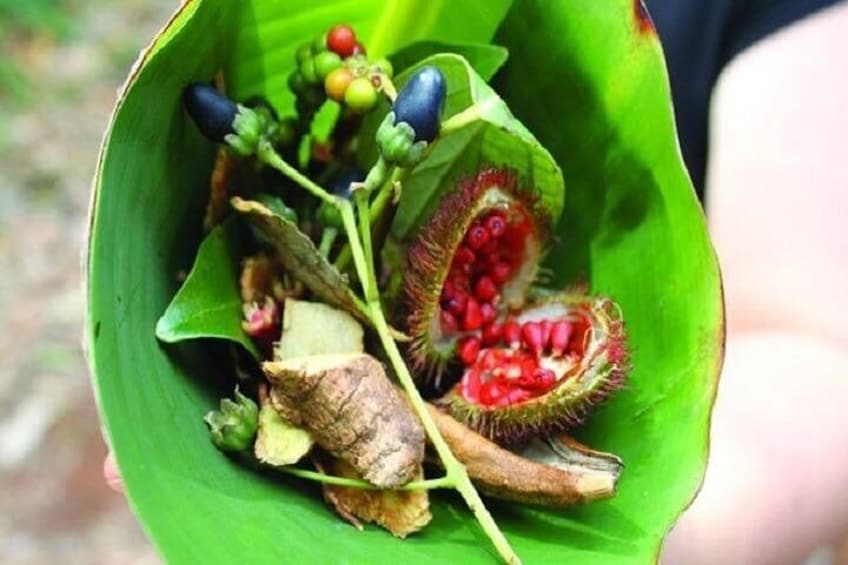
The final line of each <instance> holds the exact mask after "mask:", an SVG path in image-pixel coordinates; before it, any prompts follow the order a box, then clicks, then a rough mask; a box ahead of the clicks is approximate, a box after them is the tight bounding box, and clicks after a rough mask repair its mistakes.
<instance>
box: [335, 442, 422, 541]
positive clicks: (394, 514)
mask: <svg viewBox="0 0 848 565" xmlns="http://www.w3.org/2000/svg"><path fill="white" fill-rule="evenodd" d="M319 468H321V469H322V471H323V472H325V473H329V474H331V475H335V476H339V477H346V478H351V479H359V478H361V477H360V476H359V474H357V472H356V470H355V469H354V468H353V467H351V466H350V465H349V464H348V463H346V462H345V461H342V460H341V459H335V458H330V457H326V458H324V460H322V462H321V463H320V467H319ZM423 478H424V472H423V470H422V469H421V468H420V467H419V468H418V471H417V473H416V474H415V476H414V477H413V479H414V480H419V479H423ZM322 490H323V493H324V499H325V500H326V501H327V502H328V503H329V504H330V505H331V506H333V508H334V509H335V510H336V512H338V513H339V515H340V516H341V517H342V518H344V519H345V520H347V521H348V522H350V523H351V524H353V525H354V526H355V527H357V528H358V529H360V530H361V529H362V525H361V524H360V523H359V520H364V521H366V522H374V523H376V524H379V525H380V526H382V527H383V528H385V529H387V530H388V531H389V532H391V533H392V535H393V536H395V537H399V538H405V537H406V536H408V535H409V534H412V533H415V532H417V531H419V530H421V529H423V528H424V526H426V525H427V524H429V523H430V520H432V519H433V515H432V514H431V513H430V498H429V496H428V493H427V491H426V490H367V489H360V488H350V487H340V486H336V485H330V484H323V485H322Z"/></svg>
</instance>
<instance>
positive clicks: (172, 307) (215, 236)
mask: <svg viewBox="0 0 848 565" xmlns="http://www.w3.org/2000/svg"><path fill="white" fill-rule="evenodd" d="M238 241H239V239H238V226H237V224H236V222H234V221H232V220H230V221H227V222H225V223H224V224H221V225H220V226H218V227H216V228H215V229H214V230H212V231H211V232H210V233H209V235H208V236H207V237H206V239H204V240H203V243H202V244H201V245H200V248H199V249H198V251H197V258H196V259H195V261H194V266H193V267H192V268H191V272H190V273H189V274H188V277H187V278H186V280H185V283H183V286H182V287H181V288H180V290H179V292H177V294H176V296H174V299H173V300H172V301H171V303H170V304H169V305H168V309H167V310H165V313H164V314H163V315H162V317H161V318H160V319H159V321H158V322H157V323H156V337H157V338H159V339H160V340H162V341H164V342H165V343H176V342H178V341H183V340H186V339H197V338H202V337H208V338H221V339H227V340H229V341H233V342H235V343H238V344H240V345H242V346H243V347H244V348H245V349H247V350H248V351H249V352H250V353H251V354H252V355H253V356H254V357H255V358H257V359H259V357H260V356H259V351H258V350H257V349H256V345H255V344H254V343H253V341H252V340H251V339H250V336H248V335H247V334H246V333H244V331H243V330H242V329H241V321H242V316H243V315H242V301H241V296H240V294H239V288H238V277H239V274H238V264H239V260H240V258H241V253H240V252H239V245H238Z"/></svg>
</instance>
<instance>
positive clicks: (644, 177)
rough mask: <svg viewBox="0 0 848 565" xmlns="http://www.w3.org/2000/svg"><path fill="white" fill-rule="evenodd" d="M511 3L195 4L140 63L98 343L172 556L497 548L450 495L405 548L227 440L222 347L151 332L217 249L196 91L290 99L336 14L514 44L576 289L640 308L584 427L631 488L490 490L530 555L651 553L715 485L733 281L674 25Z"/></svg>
mask: <svg viewBox="0 0 848 565" xmlns="http://www.w3.org/2000/svg"><path fill="white" fill-rule="evenodd" d="M509 4H510V3H509V2H508V1H505V0H500V1H496V2H492V1H484V0H475V1H470V0H469V1H464V2H457V1H455V0H454V1H451V2H448V1H441V0H440V1H434V2H427V3H423V2H412V1H402V0H395V1H391V2H384V1H382V0H380V1H377V0H356V1H353V0H348V1H341V0H338V1H331V2H322V3H320V4H319V5H317V6H316V4H315V3H314V2H312V1H311V0H289V1H287V2H278V1H274V0H249V1H248V0H246V1H242V2H232V1H228V0H194V1H190V2H187V3H186V4H185V5H184V6H183V8H182V9H181V11H180V13H179V15H178V16H177V17H176V18H175V19H174V20H173V21H172V22H171V24H170V25H169V26H168V27H167V28H166V29H165V30H164V31H163V33H162V34H161V35H160V36H159V37H158V38H157V40H156V41H155V42H154V44H153V46H152V48H151V49H150V50H149V51H148V52H147V53H146V54H145V55H144V56H143V58H142V60H141V63H140V64H139V66H138V67H136V68H135V70H134V71H133V74H132V75H131V77H130V79H129V81H128V83H127V87H126V89H125V91H124V93H123V94H122V96H121V100H120V102H119V104H118V107H117V108H116V111H115V115H114V117H113V120H112V123H111V125H110V128H109V132H108V134H107V137H106V140H105V142H104V147H103V151H102V154H101V161H100V166H99V168H98V174H97V178H96V182H95V188H96V193H95V195H94V199H93V216H92V228H91V237H90V242H89V261H88V266H87V273H88V298H89V311H88V337H87V341H88V347H89V351H90V356H91V357H90V358H91V364H92V371H93V374H94V383H95V387H96V392H97V397H98V402H99V405H100V409H101V414H102V417H103V420H104V426H105V429H106V430H107V433H108V436H109V440H110V442H111V443H112V445H113V447H114V450H115V454H116V457H117V460H118V463H119V466H120V468H121V471H122V473H123V476H124V480H125V483H126V487H127V493H128V498H129V501H130V504H131V505H132V507H133V508H134V510H135V511H136V513H137V514H138V516H139V518H140V519H141V521H142V523H143V524H144V526H145V528H146V530H147V531H148V533H149V534H150V536H151V537H152V539H153V540H154V542H155V543H156V545H157V547H158V548H159V549H160V551H162V553H163V554H164V555H165V556H166V557H167V559H168V560H169V561H171V562H175V563H195V562H205V563H232V562H248V563H257V562H259V563H262V562H286V563H302V562H311V563H316V562H320V563H361V562H365V561H367V562H369V563H396V562H398V561H404V560H405V561H408V562H410V563H444V562H453V561H456V560H458V559H461V560H462V561H463V562H465V563H487V562H492V561H493V560H494V559H495V557H494V554H493V552H492V550H491V549H490V546H489V544H488V541H487V540H486V539H485V538H484V537H483V536H482V534H481V533H480V532H479V530H478V528H477V527H476V525H475V523H474V521H473V519H472V518H471V515H470V513H469V512H468V511H467V509H465V508H464V506H463V504H462V503H461V502H460V501H459V499H457V498H456V497H453V496H450V495H444V494H439V495H437V496H434V506H433V512H434V515H435V519H434V521H433V523H432V524H431V525H430V526H428V528H427V529H426V530H425V531H424V532H423V533H422V534H421V535H416V536H413V537H412V538H411V539H408V540H405V541H400V540H396V539H394V538H392V537H391V536H389V535H387V534H386V533H385V532H383V531H381V530H378V529H376V528H366V529H365V531H363V532H361V533H360V532H357V531H355V530H354V529H352V528H351V527H350V526H348V525H347V524H345V523H343V522H341V521H339V520H338V519H337V518H336V517H335V516H333V515H332V513H331V512H330V511H329V510H327V509H326V508H325V507H324V504H323V503H322V501H321V500H320V493H319V492H318V490H317V489H315V488H313V486H311V485H308V484H305V483H302V482H299V481H297V480H295V479H289V478H283V479H277V478H270V477H264V476H260V475H257V474H255V473H254V472H252V471H248V470H246V469H245V468H243V467H241V466H240V465H238V464H236V463H235V462H232V461H231V460H229V459H227V458H225V457H223V456H221V454H220V453H219V452H217V451H216V450H215V448H214V447H213V446H212V445H211V443H210V442H209V441H208V438H207V437H206V430H205V427H204V424H203V422H202V416H203V414H204V413H205V412H206V411H207V410H208V409H209V408H211V407H213V406H214V405H215V402H216V399H215V394H216V391H214V390H211V389H210V388H209V382H210V381H209V379H208V378H206V377H208V375H209V374H216V375H219V376H220V377H221V378H226V377H227V375H226V374H221V373H222V371H221V368H219V367H216V366H215V364H214V362H212V361H208V360H207V355H206V353H205V351H204V350H203V348H202V347H200V346H198V347H193V346H181V347H180V348H178V349H179V350H178V351H172V350H170V349H169V350H168V351H165V350H164V349H163V348H161V347H160V346H159V344H158V343H157V341H156V338H155V336H154V333H153V328H154V326H155V324H156V320H157V319H158V317H159V316H160V315H161V313H162V312H163V311H164V309H165V307H166V305H167V304H168V302H169V301H170V299H171V298H172V296H173V295H174V292H175V291H176V287H177V282H176V280H175V278H174V274H175V273H176V272H177V271H179V270H180V269H185V268H186V267H187V266H188V265H190V264H191V262H192V258H193V257H194V255H195V253H196V252H197V245H198V242H199V238H200V233H201V230H200V225H201V217H202V207H203V201H204V199H205V196H206V187H207V186H208V174H209V172H210V169H211V163H212V156H213V150H214V149H213V147H211V146H210V145H209V144H208V143H207V142H206V141H205V140H203V139H202V138H200V136H199V134H197V132H196V129H195V128H194V127H193V125H192V124H190V123H189V121H188V120H187V118H186V116H185V115H184V113H183V111H182V109H181V107H180V93H181V89H182V87H183V86H184V85H185V84H186V83H188V82H190V81H193V80H205V79H208V78H210V77H211V76H213V75H214V73H215V72H216V70H217V69H219V68H223V69H224V71H225V75H226V78H227V82H228V85H229V87H230V90H231V92H232V93H234V95H235V96H236V97H238V98H245V97H247V96H248V95H252V94H262V95H266V96H267V97H269V98H270V99H271V100H272V101H273V102H274V103H275V105H277V107H278V108H280V109H281V110H283V113H285V111H286V110H287V109H289V108H290V107H291V98H290V96H289V95H288V94H287V93H286V90H285V80H286V79H285V77H286V75H287V73H288V72H289V71H290V70H291V69H292V67H293V57H292V54H293V51H294V49H295V47H296V46H297V45H298V44H299V43H300V42H302V41H304V40H306V39H309V38H311V37H312V36H313V35H315V34H316V33H319V32H320V31H322V30H324V29H326V28H327V27H329V26H330V25H331V24H333V23H336V22H338V21H346V22H349V23H351V24H353V25H354V26H356V28H357V30H358V31H359V33H360V35H361V36H362V37H363V38H364V40H365V41H366V42H367V43H369V41H370V40H371V39H373V40H374V41H373V42H370V43H369V47H371V51H370V52H371V53H374V54H388V53H389V52H391V51H393V50H394V49H396V48H397V47H400V46H401V45H402V44H403V43H406V42H411V41H414V40H419V39H433V40H440V41H456V42H469V43H470V42H486V41H489V40H491V39H492V37H493V35H494V42H495V43H497V44H499V45H504V46H505V47H506V48H507V49H508V50H509V52H510V60H509V62H508V63H507V65H506V66H505V67H504V68H503V69H502V71H501V73H500V74H499V76H498V80H497V83H496V89H497V90H498V92H499V93H500V94H501V95H502V96H503V97H504V99H505V100H506V101H507V102H508V103H509V104H510V106H511V108H512V109H513V110H514V112H515V113H516V115H517V116H518V117H519V118H520V119H521V120H522V121H523V122H524V123H525V124H526V125H528V126H529V127H530V129H531V130H532V131H533V133H534V134H535V135H536V137H537V138H538V139H539V140H540V141H541V142H542V143H543V144H544V145H545V146H546V147H547V148H548V149H549V150H550V151H551V153H552V154H553V156H554V157H555V159H556V160H557V162H558V164H559V165H560V166H561V167H562V170H563V172H564V175H565V178H566V184H567V186H568V194H567V198H566V202H565V214H564V216H563V220H562V221H561V223H560V226H559V229H558V231H557V234H558V236H559V238H560V239H561V245H560V246H559V247H556V248H555V249H554V251H553V253H552V255H551V257H550V261H549V266H550V267H551V268H552V269H553V272H554V273H555V275H556V278H557V280H558V281H559V282H562V283H565V282H573V281H575V280H580V279H581V278H585V279H587V280H588V281H590V283H591V286H592V289H593V291H597V292H607V293H609V294H611V295H612V296H613V297H615V298H616V299H617V300H618V301H619V302H620V303H621V304H622V307H623V310H624V315H625V319H626V320H627V324H628V329H629V333H630V336H631V338H630V339H631V344H632V349H633V365H634V371H633V375H632V377H631V379H630V381H629V382H628V386H627V388H626V389H625V390H623V391H621V392H620V393H619V394H617V395H616V396H615V397H614V399H613V400H612V401H610V402H609V403H607V404H605V405H604V406H602V407H600V410H599V412H598V413H597V415H596V416H595V417H594V418H592V419H591V420H590V422H589V424H588V425H587V427H586V428H585V430H584V432H583V436H584V437H583V439H584V440H585V441H587V442H588V443H589V444H590V445H592V446H593V447H597V448H601V449H604V450H608V451H613V452H615V453H617V454H618V455H620V456H622V458H623V459H624V462H625V465H626V467H625V469H624V472H623V473H622V477H621V481H620V483H619V484H620V491H619V493H618V495H617V496H616V498H614V499H613V500H611V501H609V502H603V503H593V504H591V505H588V506H585V507H580V508H575V509H572V510H569V511H558V512H554V511H548V510H536V509H530V508H524V507H519V506H516V505H508V504H496V503H492V504H491V507H492V510H493V513H494V515H495V518H496V520H498V522H499V523H500V524H501V525H502V527H503V529H504V530H505V532H506V534H507V536H508V537H509V539H510V541H511V542H512V543H513V544H514V546H515V548H516V549H517V551H518V552H519V554H521V555H522V557H523V558H524V559H525V561H526V562H527V563H550V562H557V563H587V564H589V563H591V564H595V563H640V562H644V563H646V562H651V561H652V560H653V559H654V557H655V555H656V553H657V551H658V547H659V545H660V542H661V540H662V537H663V535H664V533H665V532H666V531H667V530H668V528H669V527H670V525H671V523H672V522H673V520H674V519H675V518H676V516H677V515H678V514H679V512H680V511H681V510H682V508H683V507H684V506H685V505H686V504H687V503H688V502H689V501H690V500H691V498H692V497H693V496H694V493H695V491H696V489H697V486H698V484H699V481H700V479H701V475H702V473H703V469H704V465H705V460H706V449H707V429H708V419H709V409H710V405H711V402H712V398H713V395H714V392H715V384H716V375H717V372H718V369H719V365H720V358H721V355H720V352H721V339H722V311H721V291H720V282H719V276H718V269H717V265H716V262H715V258H714V256H713V253H712V250H711V248H710V244H709V241H708V238H707V235H706V230H705V226H704V221H703V218H702V216H701V212H700V209H699V207H698V204H697V201H696V199H695V197H694V194H693V192H692V189H691V184H690V182H689V180H688V178H687V175H686V171H685V170H684V168H683V165H682V163H681V159H680V156H679V151H678V149H677V143H676V139H675V136H674V128H673V122H672V117H671V116H672V114H671V108H670V105H669V93H668V86H667V78H666V74H665V70H664V67H663V63H662V57H661V52H660V48H659V44H658V42H657V39H656V36H655V35H654V34H653V33H652V32H651V31H650V29H649V28H648V27H647V26H645V25H643V24H640V21H639V20H638V19H637V16H638V14H639V11H638V10H637V9H634V2H633V1H632V0H610V1H608V2H592V3H580V5H579V6H577V5H576V4H573V3H566V2H543V1H541V0H517V1H516V2H515V3H514V5H513V6H512V7H511V8H510V6H509ZM507 8H509V11H508V12H506V10H507ZM504 14H506V15H505V17H504ZM499 22H501V24H500V27H499V29H497V33H496V34H495V31H496V28H498V24H499Z"/></svg>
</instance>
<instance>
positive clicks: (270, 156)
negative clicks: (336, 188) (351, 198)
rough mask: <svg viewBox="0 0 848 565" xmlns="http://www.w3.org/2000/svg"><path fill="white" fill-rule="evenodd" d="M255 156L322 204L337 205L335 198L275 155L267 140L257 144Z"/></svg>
mask: <svg viewBox="0 0 848 565" xmlns="http://www.w3.org/2000/svg"><path fill="white" fill-rule="evenodd" d="M256 156H257V157H258V158H259V160H260V161H262V162H263V163H265V164H266V165H268V166H269V167H272V168H274V169H277V170H278V171H280V172H281V173H283V174H284V175H286V176H287V177H289V178H290V179H291V180H293V181H294V182H296V183H297V184H299V185H300V186H302V187H303V188H305V189H306V190H307V191H309V192H311V193H312V194H313V195H315V196H317V197H318V198H319V199H321V200H323V201H324V202H329V203H330V204H336V205H337V202H336V200H337V198H336V197H334V196H333V195H332V194H330V193H329V192H327V191H326V190H324V189H323V188H321V187H320V186H318V185H317V184H315V183H314V182H312V180H310V178H309V177H307V176H306V175H304V174H303V173H301V172H300V171H298V170H297V169H295V168H294V167H292V166H291V165H289V164H288V163H286V162H285V161H283V159H281V158H280V156H279V155H277V152H276V150H275V149H274V146H273V145H271V143H270V142H269V141H268V140H266V139H263V140H261V141H260V142H259V145H258V147H257V148H256Z"/></svg>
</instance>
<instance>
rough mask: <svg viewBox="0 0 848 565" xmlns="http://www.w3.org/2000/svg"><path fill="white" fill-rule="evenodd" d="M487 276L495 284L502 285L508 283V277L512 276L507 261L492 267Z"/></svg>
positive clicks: (510, 267) (510, 266)
mask: <svg viewBox="0 0 848 565" xmlns="http://www.w3.org/2000/svg"><path fill="white" fill-rule="evenodd" d="M489 274H490V275H491V277H492V279H493V280H494V281H495V282H496V283H498V284H503V283H505V282H506V281H508V280H509V277H510V275H512V265H510V264H509V263H508V262H507V261H501V262H500V263H498V264H496V265H495V266H493V267H492V270H491V271H489Z"/></svg>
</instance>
